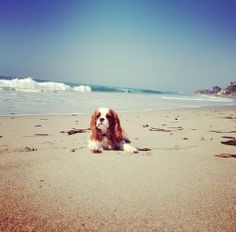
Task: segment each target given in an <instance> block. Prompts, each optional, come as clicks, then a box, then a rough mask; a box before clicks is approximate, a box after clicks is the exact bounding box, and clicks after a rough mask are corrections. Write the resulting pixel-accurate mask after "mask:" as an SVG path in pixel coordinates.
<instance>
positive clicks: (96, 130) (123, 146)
mask: <svg viewBox="0 0 236 232" xmlns="http://www.w3.org/2000/svg"><path fill="white" fill-rule="evenodd" d="M90 129H91V134H90V136H89V139H88V149H89V150H90V151H92V152H94V153H101V152H102V150H123V151H125V152H129V153H137V152H138V149H137V148H135V147H132V146H131V145H130V141H129V139H128V138H126V137H125V136H124V135H123V131H122V129H121V126H120V120H119V117H118V115H117V113H116V112H115V111H113V110H112V109H107V108H99V109H98V110H96V111H95V112H94V113H93V115H92V118H91V122H90Z"/></svg>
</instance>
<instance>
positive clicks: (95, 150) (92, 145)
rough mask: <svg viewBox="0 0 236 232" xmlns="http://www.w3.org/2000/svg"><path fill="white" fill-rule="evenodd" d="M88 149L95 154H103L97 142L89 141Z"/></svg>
mask: <svg viewBox="0 0 236 232" xmlns="http://www.w3.org/2000/svg"><path fill="white" fill-rule="evenodd" d="M88 149H89V150H90V151H92V152H93V153H101V152H102V147H101V146H99V144H98V143H97V142H96V141H89V142H88Z"/></svg>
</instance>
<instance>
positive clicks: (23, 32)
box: [0, 0, 236, 92]
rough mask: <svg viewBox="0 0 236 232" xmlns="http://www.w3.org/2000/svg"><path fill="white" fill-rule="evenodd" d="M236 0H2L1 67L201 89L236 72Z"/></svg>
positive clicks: (43, 75) (49, 76) (56, 77)
mask: <svg viewBox="0 0 236 232" xmlns="http://www.w3.org/2000/svg"><path fill="white" fill-rule="evenodd" d="M235 12H236V1H235V0H220V1H215V0H196V1H194V0H192V1H191V0H178V1H176V0H172V1H171V0H162V1H161V0H159V1H158V0H156V1H154V0H142V1H141V0H123V1H122V0H120V1H119V0H116V1H114V0H83V1H82V0H81V1H79V0H77V1H71V0H63V1H62V0H50V1H49V0H40V1H34V0H0V75H8V76H9V75H10V76H31V77H33V78H38V79H44V80H53V81H70V82H78V83H84V84H100V85H114V86H123V87H137V88H148V89H158V90H177V91H187V92H189V91H194V90H196V89H200V88H207V87H211V86H213V85H215V84H217V85H220V86H225V85H227V84H228V83H229V82H230V81H235V80H236V13H235Z"/></svg>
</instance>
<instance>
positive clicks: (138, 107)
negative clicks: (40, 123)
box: [0, 76, 236, 115]
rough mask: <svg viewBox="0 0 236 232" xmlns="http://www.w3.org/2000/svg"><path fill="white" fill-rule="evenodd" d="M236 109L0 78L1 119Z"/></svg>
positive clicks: (166, 94)
mask: <svg viewBox="0 0 236 232" xmlns="http://www.w3.org/2000/svg"><path fill="white" fill-rule="evenodd" d="M224 105H236V99H232V98H224V97H215V96H204V95H194V94H183V93H178V92H176V91H161V90H146V89H137V88H120V87H113V86H100V85H81V84H78V83H70V82H55V81H43V80H37V79H32V78H30V77H26V78H10V77H2V76H0V115H13V114H14V115H31V114H67V113H76V114H80V113H91V112H93V111H94V110H95V109H97V108H99V107H108V108H112V109H114V110H116V111H118V112H127V111H151V110H160V109H175V108H199V107H204V106H224Z"/></svg>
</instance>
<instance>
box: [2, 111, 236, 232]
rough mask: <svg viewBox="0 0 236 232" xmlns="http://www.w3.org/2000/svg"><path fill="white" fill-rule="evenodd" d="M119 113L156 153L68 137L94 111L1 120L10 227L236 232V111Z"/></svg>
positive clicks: (138, 140) (5, 225)
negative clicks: (228, 141) (232, 140)
mask: <svg viewBox="0 0 236 232" xmlns="http://www.w3.org/2000/svg"><path fill="white" fill-rule="evenodd" d="M119 115H120V120H121V123H122V127H123V128H124V130H125V132H126V134H127V135H128V137H129V138H130V139H131V141H132V144H133V145H134V146H136V147H138V148H149V149H151V150H150V151H140V152H139V153H138V154H127V153H124V152H122V151H104V152H103V153H101V154H92V153H90V152H89V151H88V150H87V148H86V140H87V136H88V131H87V130H85V131H82V132H83V133H76V134H73V135H68V134H67V133H62V132H66V131H69V130H70V129H72V128H76V129H87V128H88V126H89V121H90V115H86V114H84V115H83V114H81V115H80V114H78V115H76V114H73V115H71V114H68V115H51V116H49V115H41V116H15V115H12V116H7V117H0V231H47V232H48V231H99V232H100V231H142V232H143V231H158V232H160V231H194V232H196V231H236V200H235V199H236V159H235V158H234V155H235V154H236V146H234V145H225V144H221V141H222V136H230V137H236V132H235V131H236V107H230V108H217V109H216V108H214V109H210V108H208V109H207V108H201V109H179V110H164V111H161V110H160V111H150V112H132V113H128V112H127V113H119ZM157 128H158V129H157ZM160 129H161V130H160ZM224 140H225V139H224ZM144 150H145V149H144ZM222 153H223V154H227V155H226V157H228V158H222V157H217V156H215V155H220V154H222Z"/></svg>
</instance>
